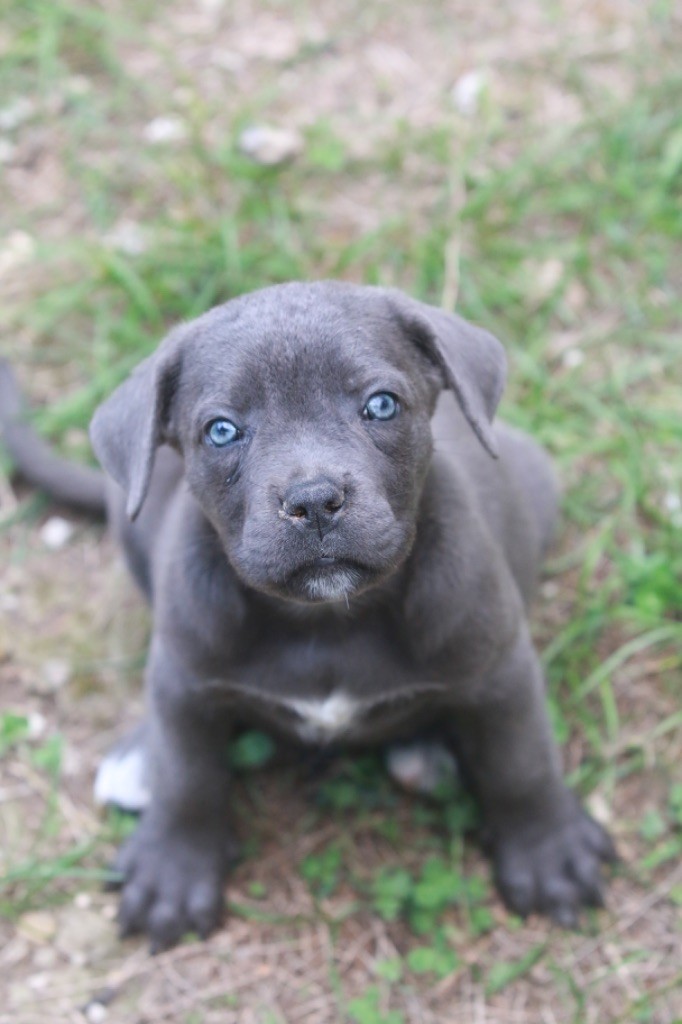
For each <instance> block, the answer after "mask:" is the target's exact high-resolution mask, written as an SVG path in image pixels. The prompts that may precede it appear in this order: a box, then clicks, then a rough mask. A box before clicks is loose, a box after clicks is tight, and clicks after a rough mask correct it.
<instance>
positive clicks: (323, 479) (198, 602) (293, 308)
mask: <svg viewBox="0 0 682 1024" xmlns="http://www.w3.org/2000/svg"><path fill="white" fill-rule="evenodd" d="M504 376H505V358H504V354H503V350H502V347H501V345H500V344H499V342H498V341H497V340H496V339H495V338H493V337H492V336H491V335H490V334H488V333H486V332H485V331H482V330H480V329H479V328H476V327H473V326H472V325H471V324H469V323H467V322H466V321H465V320H462V319H461V318H459V317H457V316H452V315H449V314H446V313H444V312H442V311H440V310H438V309H435V308H433V307H430V306H427V305H424V304H423V303H420V302H416V301H414V300H412V299H410V298H408V297H407V296H405V295H404V294H402V293H400V292H398V291H391V290H385V289H381V288H370V287H358V286H355V285H349V284H342V283H338V282H318V283H314V284H299V283H292V284H286V285H279V286H275V287H271V288H266V289H264V290H262V291H258V292H255V293H252V294H250V295H245V296H242V297H240V298H237V299H233V300H232V301H230V302H228V303H226V304H225V305H223V306H220V307H218V308H216V309H213V310H211V311H210V312H208V313H206V314H205V315H204V316H201V317H199V318H198V319H197V320H194V321H192V322H191V323H188V324H183V325H182V326H180V327H178V328H176V329H175V330H173V331H172V332H171V333H170V334H169V335H168V337H167V338H166V339H165V340H164V341H163V342H162V344H161V345H160V347H159V348H158V350H157V351H156V353H155V354H154V355H153V356H151V358H149V359H147V360H145V361H144V362H143V363H142V364H141V365H140V366H139V367H138V368H137V370H136V371H135V372H134V373H133V374H132V375H131V376H130V377H129V379H128V380H126V381H125V382H124V383H123V384H122V385H121V386H120V387H119V388H118V389H117V390H116V391H115V392H114V393H113V394H112V396H111V397H110V398H109V399H108V400H107V401H106V402H104V404H103V405H102V406H101V407H100V408H99V409H98V410H97V412H96V414H95V417H94V419H93V423H92V430H91V436H92V442H93V446H94V449H95V452H96V453H97V456H98V458H99V460H100V462H101V464H102V465H103V467H104V469H105V470H106V472H107V474H108V478H109V479H108V480H107V484H106V496H107V509H108V516H109V519H110V522H111V524H112V525H113V528H114V530H115V532H116V533H117V534H118V536H119V538H120V540H121V542H122V544H123V547H124V550H125V552H126V555H127V558H128V562H129V564H130V567H131V570H132V572H133V574H134V576H135V577H136V579H137V581H138V583H139V584H140V585H141V587H142V588H143V590H144V591H145V592H146V593H147V594H148V596H149V599H150V601H151V603H152V606H153V611H154V629H153V636H152V640H151V648H150V653H149V661H148V665H147V687H148V698H149V715H148V720H147V723H146V727H145V731H144V742H145V744H146V752H145V756H146V758H147V759H148V762H149V770H150V781H149V784H150V801H149V806H148V807H147V809H146V811H145V813H144V814H143V816H142V820H141V822H140V825H139V827H138V829H137V831H136V832H135V834H134V835H133V836H132V838H131V839H130V840H129V841H128V843H127V844H126V845H125V846H124V848H123V849H122V851H121V853H120V855H119V858H118V862H117V871H118V872H120V875H121V876H122V879H123V895H122V900H121V908H120V920H121V924H122V928H123V930H124V932H125V933H130V932H137V931H144V932H148V933H149V935H150V937H151V940H152V945H153V948H155V949H159V948H163V947H166V946H168V945H171V944H172V943H174V942H176V941H177V940H178V939H179V938H180V937H181V936H182V934H183V933H184V932H186V931H188V930H194V931H197V932H199V933H200V934H202V935H206V934H208V933H209V932H210V931H211V930H213V929H214V928H215V927H216V926H217V925H218V924H219V922H220V919H221V914H222V908H223V885H224V879H225V875H226V873H227V869H228V866H229V862H230V857H231V851H232V849H233V840H232V834H231V829H230V820H229V781H230V780H229V771H228V767H227V764H226V761H225V747H226V739H227V737H228V736H229V735H230V734H231V732H232V731H233V730H234V728H235V725H236V723H242V722H253V723H256V724H259V725H261V726H264V727H266V728H269V729H272V730H274V731H276V732H278V733H282V734H285V735H287V736H291V737H295V738H297V739H298V740H302V741H304V742H309V743H330V742H334V743H337V742H342V743H343V744H345V745H363V744H369V743H372V744H374V743H385V742H389V741H391V742H393V741H403V740H405V739H406V738H409V737H410V736H411V735H414V734H415V733H417V732H419V730H421V729H424V728H428V729H430V730H434V728H435V729H436V730H437V732H438V734H439V735H440V737H441V739H442V741H443V742H444V743H446V744H447V745H449V746H450V747H452V748H453V749H454V750H455V751H456V754H457V758H458V760H459V762H460V763H461V765H462V767H463V770H464V772H465V775H466V777H467V778H468V779H469V780H470V782H471V785H472V788H473V790H474V792H475V794H476V796H477V798H478V800H479V802H480V807H481V811H482V815H483V819H484V825H485V831H486V835H487V840H488V844H489V848H490V850H491V853H492V858H493V862H494V867H495V876H496V880H497V884H498V887H499V890H500V892H501V894H502V897H503V899H504V900H505V902H506V904H507V905H508V906H509V907H510V908H512V909H513V910H514V911H516V912H517V913H520V914H522V915H526V914H528V913H530V912H533V911H539V912H541V913H546V914H549V915H550V916H551V917H553V918H554V919H555V920H557V921H558V922H560V923H561V924H564V925H572V924H574V923H575V921H576V919H577V915H578V912H579V909H580V907H581V906H583V905H586V904H592V905H595V904H599V903H601V899H602V895H601V868H600V863H601V861H604V860H611V859H613V857H614V849H613V845H612V843H611V841H610V839H609V837H608V836H607V835H606V833H605V832H604V831H603V829H602V828H601V827H600V826H599V825H598V824H597V823H596V822H594V821H593V820H592V819H591V818H590V817H589V816H588V814H587V813H586V812H585V811H584V810H583V809H582V808H581V806H580V804H579V802H578V801H577V799H576V798H575V797H574V795H573V794H572V793H571V792H569V790H568V789H567V788H566V786H565V785H564V782H563V780H562V774H561V768H560V764H559V756H558V752H557V748H556V746H555V743H554V740H553V738H552V733H551V729H550V726H549V723H548V720H547V714H546V710H545V695H544V686H543V678H542V671H541V668H540V665H539V663H538V658H537V654H536V652H535V650H534V648H533V644H532V642H531V639H530V636H529V631H528V624H527V619H526V608H527V605H528V603H529V601H530V599H531V597H532V595H533V590H534V587H535V583H536V580H537V575H538V569H539V563H540V559H541V556H542V553H543V551H544V549H545V548H546V545H547V544H548V542H549V540H550V538H551V535H552V532H553V528H554V524H555V519H556V503H557V502H556V498H557V494H556V487H555V482H554V478H553V475H552V471H551V467H550V465H549V462H548V459H547V457H546V455H545V453H544V452H543V451H542V450H541V449H540V448H539V447H538V446H537V445H536V444H535V443H534V442H533V441H531V440H530V438H528V437H526V436H525V435H523V434H522V433H520V432H519V431H516V430H512V429H511V428H509V427H506V426H502V425H499V424H496V425H495V426H492V424H491V421H492V419H493V416H494V413H495V409H496V407H497V404H498V401H499V398H500V395H501V393H502V389H503V385H504ZM5 419H7V417H5ZM10 433H11V431H10ZM7 436H8V443H9V446H10V448H11V447H12V443H11V437H10V434H9V433H8V434H7ZM15 441H16V439H15ZM20 447H21V445H20V444H19V443H15V444H14V450H15V453H18V460H19V463H20V467H19V468H22V465H21V462H22V457H21V453H20V452H19V448H20ZM23 459H24V464H25V468H26V469H27V473H28V475H31V474H30V468H31V467H30V463H31V459H30V457H28V458H27V457H26V453H24V457H23ZM33 476H34V478H35V479H38V481H39V474H37V473H34V474H33ZM39 482H40V481H39ZM76 496H77V495H74V497H76ZM140 735H142V734H140Z"/></svg>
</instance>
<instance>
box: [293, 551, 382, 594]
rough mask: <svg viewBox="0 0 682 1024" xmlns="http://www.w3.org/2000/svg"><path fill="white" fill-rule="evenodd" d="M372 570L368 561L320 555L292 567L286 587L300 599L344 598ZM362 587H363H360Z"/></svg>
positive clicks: (372, 574) (372, 573)
mask: <svg viewBox="0 0 682 1024" xmlns="http://www.w3.org/2000/svg"><path fill="white" fill-rule="evenodd" d="M374 575H375V572H374V571H373V570H372V569H371V568H370V567H369V566H367V565H364V564H362V563H360V562H356V561H354V560H351V559H348V558H337V557H336V556H334V555H319V556H318V557H317V558H313V559H311V560H310V561H309V562H306V563H305V564H304V565H301V566H299V567H298V568H297V569H295V570H294V571H293V572H292V573H291V574H290V576H289V577H288V579H287V584H286V586H287V590H288V591H289V593H290V594H291V595H292V596H293V597H296V598H298V599H299V600H301V599H303V600H305V601H315V602H319V601H340V600H347V599H348V597H349V596H350V595H351V594H353V593H355V592H356V591H357V590H358V589H359V588H360V587H361V586H362V585H363V584H365V585H366V584H367V582H368V579H369V578H371V577H372V576H374ZM363 589H364V588H363Z"/></svg>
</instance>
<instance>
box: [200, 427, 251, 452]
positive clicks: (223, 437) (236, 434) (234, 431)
mask: <svg viewBox="0 0 682 1024" xmlns="http://www.w3.org/2000/svg"><path fill="white" fill-rule="evenodd" d="M204 434H205V435H206V440H207V441H208V443H209V444H212V445H213V446H214V448H224V447H225V445H228V444H232V442H233V441H238V440H239V438H240V437H241V436H242V435H241V431H240V429H239V427H237V426H235V424H234V423H233V422H232V420H213V421H212V422H211V423H209V424H208V426H207V427H206V429H205V430H204Z"/></svg>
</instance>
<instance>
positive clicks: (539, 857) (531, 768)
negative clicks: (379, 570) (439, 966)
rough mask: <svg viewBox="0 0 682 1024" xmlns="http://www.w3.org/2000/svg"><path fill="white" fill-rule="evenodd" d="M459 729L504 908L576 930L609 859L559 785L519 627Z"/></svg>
mask: <svg viewBox="0 0 682 1024" xmlns="http://www.w3.org/2000/svg"><path fill="white" fill-rule="evenodd" d="M474 699H475V698H474ZM456 732H457V747H458V754H459V755H460V756H461V757H462V760H463V766H464V768H465V770H466V772H467V774H468V775H469V777H470V779H471V782H472V785H473V787H474V790H475V793H476V795H477V796H478V798H479V800H480V803H481V808H482V812H483V818H484V829H485V834H486V836H487V838H488V839H489V842H490V846H491V850H492V856H493V862H494V869H495V878H496V882H497V886H498V888H499V890H500V893H501V895H502V897H503V899H504V901H505V903H506V904H507V906H508V907H509V908H510V909H511V910H513V911H515V912H516V913H518V914H521V915H522V916H524V917H525V916H526V915H527V914H530V913H532V912H533V911H536V912H539V913H543V914H548V915H549V916H550V917H552V918H553V919H554V920H555V921H557V922H558V923H559V924H562V925H564V926H565V927H572V926H574V925H575V924H576V923H577V919H578V914H579V911H580V908H581V907H582V906H586V905H590V906H597V905H601V903H602V902H603V897H602V878H601V863H602V862H603V861H613V860H615V859H616V852H615V848H614V845H613V843H612V841H611V839H610V837H609V836H608V834H607V833H606V832H605V831H604V829H603V828H602V827H601V826H600V825H598V824H597V823H596V822H595V821H594V820H593V819H592V818H591V817H590V816H589V814H588V813H587V812H586V811H585V810H584V809H583V808H582V806H581V805H580V802H579V801H578V799H577V797H576V796H575V795H574V794H573V793H571V792H570V790H569V789H567V787H566V785H565V783H564V781H563V779H562V774H561V768H560V763H559V752H558V750H557V747H556V744H555V742H554V739H553V737H552V733H551V727H550V724H549V720H548V717H547V713H546V707H545V691H544V681H543V678H542V671H541V668H540V665H539V662H538V658H537V654H536V652H535V650H534V648H533V645H532V642H531V640H530V637H529V636H528V632H527V629H526V628H525V627H523V629H522V634H521V635H520V636H519V637H518V638H517V640H516V642H515V644H514V646H513V649H512V650H511V652H510V653H509V655H508V656H506V657H505V658H503V659H502V662H501V663H500V665H499V666H498V668H497V669H496V670H495V671H494V673H493V674H492V676H490V677H489V678H488V679H487V680H486V684H485V691H484V692H483V693H482V694H481V695H480V699H479V700H477V701H476V702H475V703H472V704H470V705H468V706H467V707H466V708H464V709H463V710H459V711H458V712H457V726H456Z"/></svg>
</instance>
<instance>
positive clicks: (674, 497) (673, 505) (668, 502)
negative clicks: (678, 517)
mask: <svg viewBox="0 0 682 1024" xmlns="http://www.w3.org/2000/svg"><path fill="white" fill-rule="evenodd" d="M663 504H664V506H665V509H666V511H667V512H679V510H680V509H681V508H682V498H680V496H679V494H676V493H675V491H668V493H667V494H666V495H664V497H663Z"/></svg>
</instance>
